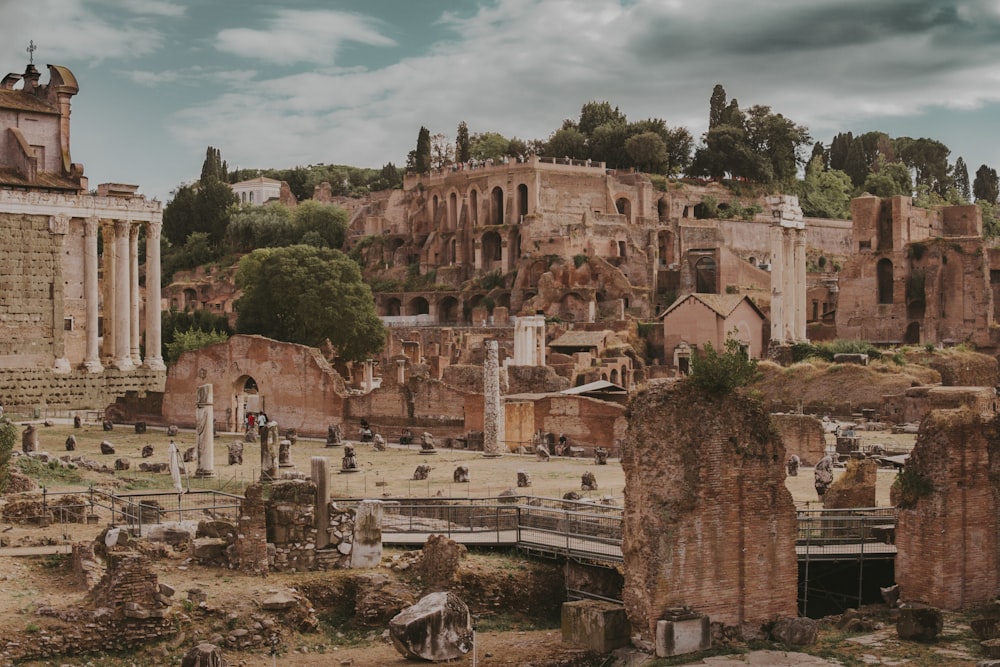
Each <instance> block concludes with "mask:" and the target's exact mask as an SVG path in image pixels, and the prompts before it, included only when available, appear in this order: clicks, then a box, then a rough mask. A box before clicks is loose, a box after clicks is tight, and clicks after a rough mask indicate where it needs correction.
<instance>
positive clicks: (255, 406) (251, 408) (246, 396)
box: [230, 375, 264, 429]
mask: <svg viewBox="0 0 1000 667" xmlns="http://www.w3.org/2000/svg"><path fill="white" fill-rule="evenodd" d="M231 389H232V395H233V402H232V406H231V408H232V415H233V423H232V424H231V425H230V426H234V427H236V428H237V429H241V428H243V422H244V420H245V419H246V416H247V413H248V412H259V411H262V410H264V404H263V400H262V398H261V392H260V387H259V386H258V385H257V380H255V379H254V378H253V376H251V375H240V376H239V377H237V378H236V379H235V380H233V384H232V387H231ZM251 396H252V397H254V398H250V397H251Z"/></svg>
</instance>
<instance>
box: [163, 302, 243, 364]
mask: <svg viewBox="0 0 1000 667" xmlns="http://www.w3.org/2000/svg"><path fill="white" fill-rule="evenodd" d="M160 330H161V332H162V337H161V345H162V349H161V351H160V353H161V355H162V356H163V358H164V359H166V360H168V362H169V361H171V360H176V358H177V357H171V356H170V346H171V345H172V344H173V343H174V341H175V339H177V338H178V337H181V336H183V335H184V334H190V332H193V331H195V332H200V333H203V334H213V335H215V336H216V337H219V336H224V338H222V340H226V338H228V337H229V336H231V335H232V333H233V328H232V327H231V326H229V320H227V319H226V318H225V317H224V316H222V315H216V314H215V313H213V312H212V311H210V310H205V309H204V308H199V309H197V310H192V311H179V310H177V309H176V308H171V309H170V310H165V311H162V312H161V313H160ZM194 338H197V337H191V340H193V339H194ZM189 342H190V340H189ZM198 347H202V346H200V345H199V346H198ZM181 348H183V345H182V346H180V347H178V348H175V349H181ZM184 349H196V348H184ZM181 351H183V349H181Z"/></svg>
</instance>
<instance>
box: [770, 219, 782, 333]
mask: <svg viewBox="0 0 1000 667" xmlns="http://www.w3.org/2000/svg"><path fill="white" fill-rule="evenodd" d="M784 247H785V244H784V228H783V227H782V226H781V222H780V221H775V222H773V223H772V224H771V343H773V344H775V345H781V344H782V343H784V342H785V338H784V333H785V323H784V319H785V316H784V293H783V290H784V288H785V285H784V271H783V269H784V266H785V257H784Z"/></svg>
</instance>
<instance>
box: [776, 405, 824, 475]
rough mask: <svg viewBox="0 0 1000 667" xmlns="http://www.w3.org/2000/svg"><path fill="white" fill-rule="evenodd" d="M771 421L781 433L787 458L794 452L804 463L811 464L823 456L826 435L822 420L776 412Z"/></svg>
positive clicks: (814, 463)
mask: <svg viewBox="0 0 1000 667" xmlns="http://www.w3.org/2000/svg"><path fill="white" fill-rule="evenodd" d="M771 421H772V422H774V426H775V428H777V429H778V433H780V434H781V440H782V442H783V443H784V445H785V458H786V459H787V458H788V457H790V456H791V455H792V454H794V455H796V456H798V457H799V459H801V462H802V465H806V466H811V465H816V462H817V461H819V460H820V459H821V458H823V454H825V453H826V435H825V434H824V433H823V424H822V422H820V420H818V419H816V418H815V417H813V416H810V415H796V414H774V415H771Z"/></svg>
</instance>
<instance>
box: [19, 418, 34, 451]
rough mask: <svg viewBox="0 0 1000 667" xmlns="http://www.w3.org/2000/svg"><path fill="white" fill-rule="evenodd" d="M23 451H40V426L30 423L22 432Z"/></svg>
mask: <svg viewBox="0 0 1000 667" xmlns="http://www.w3.org/2000/svg"><path fill="white" fill-rule="evenodd" d="M21 451H22V452H24V453H25V454H30V453H31V452H37V451H38V428H37V427H36V426H35V425H34V424H28V426H27V427H25V429H24V432H23V433H21Z"/></svg>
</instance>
